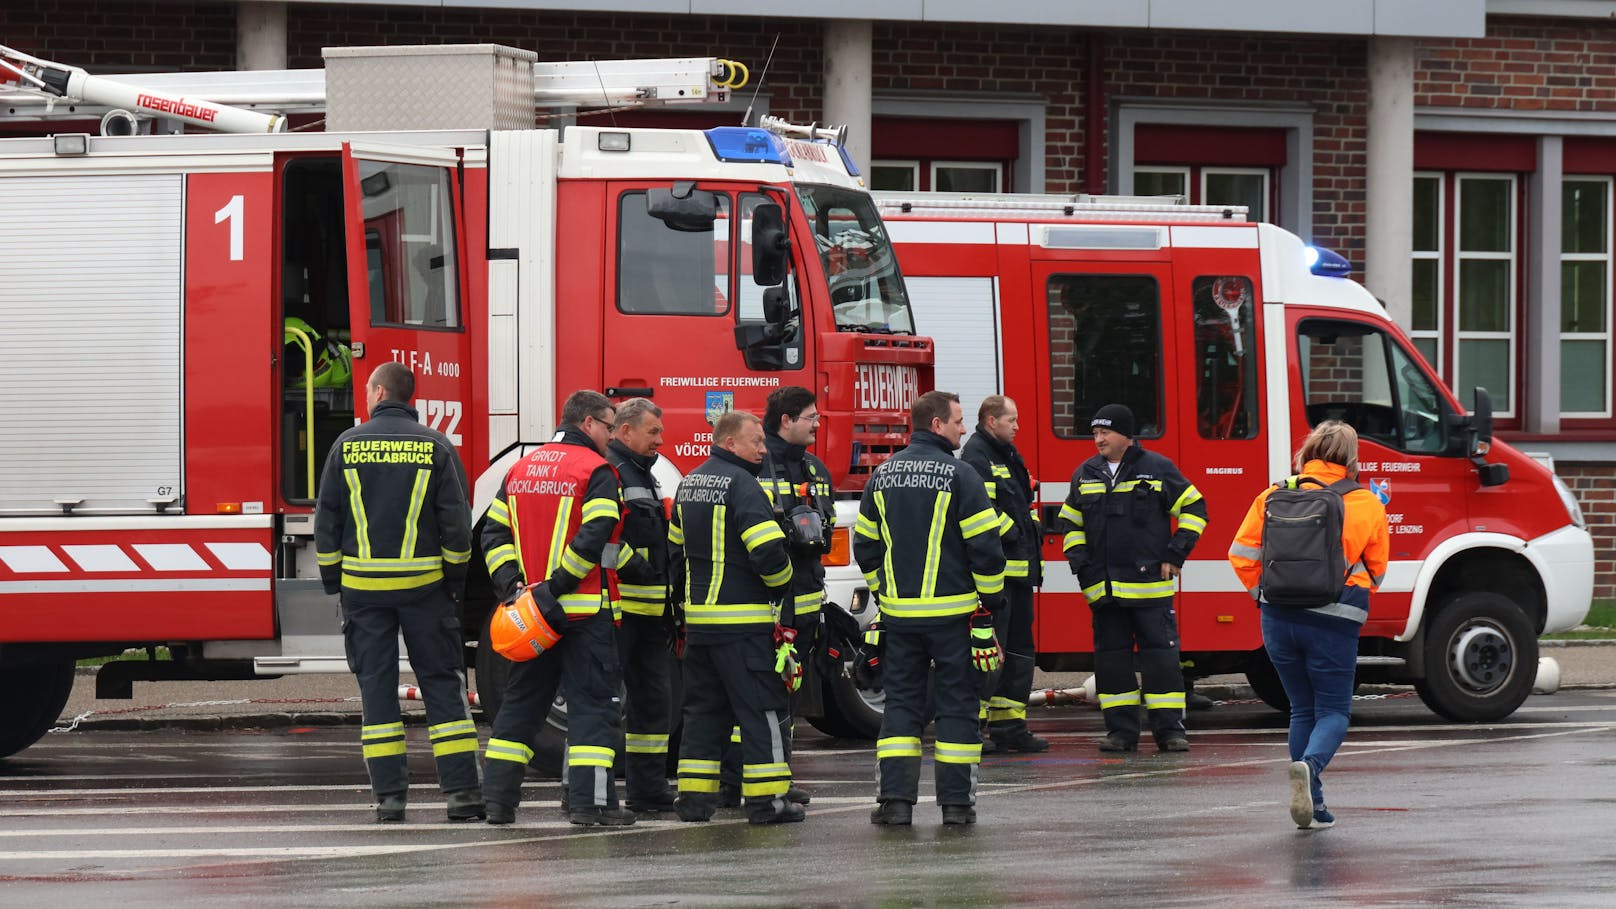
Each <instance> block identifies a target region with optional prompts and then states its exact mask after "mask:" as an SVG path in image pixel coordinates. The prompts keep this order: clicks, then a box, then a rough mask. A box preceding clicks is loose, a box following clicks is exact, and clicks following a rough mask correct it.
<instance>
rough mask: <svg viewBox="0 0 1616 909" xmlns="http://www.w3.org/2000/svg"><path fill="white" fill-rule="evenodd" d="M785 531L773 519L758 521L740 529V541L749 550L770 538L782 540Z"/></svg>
mask: <svg viewBox="0 0 1616 909" xmlns="http://www.w3.org/2000/svg"><path fill="white" fill-rule="evenodd" d="M785 538H786V535H785V531H783V530H781V529H780V525H779V524H776V523H774V522H773V521H759V522H758V523H756V524H753V525H752V526H751V527H748V528H746V529H745V530H743V531H741V542H742V543H744V544H746V550H747V551H748V552H751V551H753V550H755V549H757V548H758V547H759V546H762V545H763V544H764V543H767V542H770V541H771V540H783V539H785Z"/></svg>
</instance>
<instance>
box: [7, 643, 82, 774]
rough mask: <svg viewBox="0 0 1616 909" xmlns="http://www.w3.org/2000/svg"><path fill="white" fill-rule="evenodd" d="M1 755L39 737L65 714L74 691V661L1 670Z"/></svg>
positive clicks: (17, 749)
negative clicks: (64, 709) (69, 696)
mask: <svg viewBox="0 0 1616 909" xmlns="http://www.w3.org/2000/svg"><path fill="white" fill-rule="evenodd" d="M0 692H4V696H3V697H0V704H4V706H0V758H6V757H10V756H11V755H13V754H16V753H17V752H19V751H21V750H23V749H24V748H27V747H28V746H29V745H32V744H33V743H35V742H37V741H39V740H40V738H41V737H42V736H44V734H45V733H46V732H48V731H49V730H50V728H51V727H52V726H54V725H55V724H56V720H57V719H58V718H59V717H61V715H62V708H63V707H64V706H66V704H67V698H68V695H70V694H72V693H73V661H72V660H60V661H58V662H53V663H33V664H29V665H24V666H7V667H5V668H3V669H0Z"/></svg>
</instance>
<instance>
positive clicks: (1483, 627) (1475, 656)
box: [1414, 590, 1538, 722]
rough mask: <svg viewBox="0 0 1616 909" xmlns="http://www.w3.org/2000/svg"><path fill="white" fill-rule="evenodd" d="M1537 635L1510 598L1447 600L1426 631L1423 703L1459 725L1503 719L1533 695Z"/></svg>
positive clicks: (1485, 594) (1487, 595) (1482, 595)
mask: <svg viewBox="0 0 1616 909" xmlns="http://www.w3.org/2000/svg"><path fill="white" fill-rule="evenodd" d="M1537 651H1538V647H1537V635H1536V634H1535V633H1534V632H1533V630H1532V623H1531V622H1530V621H1529V620H1528V619H1527V618H1526V613H1524V612H1522V611H1521V608H1520V607H1519V606H1517V605H1515V603H1514V602H1512V601H1511V600H1510V599H1509V598H1508V597H1506V596H1504V595H1503V594H1500V593H1494V592H1492V591H1485V590H1471V591H1464V592H1461V593H1457V594H1454V595H1453V596H1451V597H1449V598H1447V599H1446V600H1444V601H1443V602H1442V603H1441V605H1440V606H1438V608H1437V610H1436V614H1435V615H1433V616H1432V617H1431V618H1430V619H1429V620H1428V624H1427V626H1426V629H1425V678H1423V679H1419V680H1417V681H1416V682H1415V683H1414V690H1416V691H1418V692H1419V695H1420V700H1422V701H1424V702H1425V705H1426V706H1427V707H1430V708H1431V709H1432V710H1433V711H1435V712H1436V713H1438V714H1439V715H1441V716H1444V717H1446V718H1448V719H1450V720H1455V721H1458V722H1473V721H1491V720H1501V719H1503V718H1504V717H1507V716H1509V715H1510V714H1512V713H1514V712H1515V709H1516V708H1517V707H1519V706H1521V704H1522V703H1523V702H1524V701H1525V700H1526V697H1527V695H1529V694H1531V693H1532V681H1533V679H1534V678H1536V675H1537V659H1538V657H1537Z"/></svg>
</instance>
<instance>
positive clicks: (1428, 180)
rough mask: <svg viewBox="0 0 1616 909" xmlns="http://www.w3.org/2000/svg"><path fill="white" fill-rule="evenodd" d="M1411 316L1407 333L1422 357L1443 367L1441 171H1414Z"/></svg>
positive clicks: (1437, 366) (1437, 368)
mask: <svg viewBox="0 0 1616 909" xmlns="http://www.w3.org/2000/svg"><path fill="white" fill-rule="evenodd" d="M1412 224H1413V227H1414V262H1413V268H1412V269H1411V271H1412V273H1413V283H1414V287H1413V294H1412V297H1413V304H1414V305H1413V313H1412V316H1413V318H1412V319H1411V321H1410V323H1409V332H1408V334H1409V337H1411V338H1413V339H1414V347H1415V349H1416V350H1418V351H1419V352H1420V355H1421V356H1423V357H1425V361H1426V362H1427V363H1430V364H1431V366H1432V367H1433V368H1434V369H1435V370H1436V371H1437V372H1438V373H1440V372H1441V371H1442V356H1441V351H1442V272H1443V269H1442V175H1441V174H1429V173H1418V174H1415V175H1414V214H1413V218H1412Z"/></svg>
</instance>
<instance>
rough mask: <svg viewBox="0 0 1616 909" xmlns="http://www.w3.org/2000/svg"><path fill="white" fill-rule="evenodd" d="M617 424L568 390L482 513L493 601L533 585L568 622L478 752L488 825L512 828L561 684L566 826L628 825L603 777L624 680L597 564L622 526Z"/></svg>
mask: <svg viewBox="0 0 1616 909" xmlns="http://www.w3.org/2000/svg"><path fill="white" fill-rule="evenodd" d="M615 415H616V410H615V408H614V407H613V406H612V402H611V400H610V399H608V398H607V397H606V396H605V395H603V394H600V393H599V392H594V391H576V392H573V393H572V395H571V396H569V397H568V398H567V400H566V403H565V404H563V405H562V408H561V430H560V431H559V432H557V433H556V436H555V438H554V439H552V440H551V441H550V442H549V443H548V444H546V445H543V446H541V447H539V448H538V449H535V450H534V451H533V452H532V453H530V454H528V456H527V457H525V458H523V459H522V460H520V461H518V462H516V464H515V466H513V467H512V468H511V471H510V473H508V474H507V475H506V476H505V485H504V487H503V488H502V489H501V490H500V492H499V495H497V496H496V497H495V498H494V503H493V504H492V505H490V506H489V507H488V521H487V523H486V524H485V526H484V528H483V538H482V542H483V551H484V554H485V555H484V557H485V558H486V559H487V561H488V575H489V578H490V580H491V581H492V583H493V587H494V593H495V595H496V596H499V597H500V598H501V599H507V598H509V597H511V596H514V595H515V594H516V593H517V592H519V591H520V590H521V589H522V587H523V586H524V585H525V584H528V583H540V584H544V585H545V587H546V588H547V590H548V592H549V593H550V594H551V595H553V596H554V597H555V598H556V599H557V600H558V601H560V603H561V606H562V608H563V609H564V610H565V611H566V613H567V627H566V630H565V632H564V633H563V635H562V638H561V641H560V642H559V643H558V644H557V645H556V646H555V647H554V648H553V649H552V650H551V651H548V652H546V653H545V654H544V655H543V656H541V657H539V658H538V659H534V660H529V661H527V662H522V663H516V664H514V665H513V666H512V668H511V675H510V680H509V682H508V683H507V684H506V686H505V698H504V701H503V703H502V704H501V706H500V710H499V714H498V715H497V716H496V717H495V718H494V728H493V731H492V733H491V734H490V737H489V739H488V747H487V749H486V750H485V751H484V754H483V757H484V762H485V763H484V776H485V781H484V785H483V797H484V799H485V800H486V801H487V803H488V822H489V823H490V824H509V823H512V822H514V821H515V820H516V806H517V803H518V802H519V801H520V797H521V788H522V778H523V776H524V775H525V773H526V770H527V764H528V761H530V760H532V759H533V738H534V736H535V735H537V733H538V730H539V727H540V725H541V724H542V723H543V722H544V719H545V717H546V716H548V715H549V713H550V705H551V704H552V703H553V702H554V700H555V695H556V689H557V685H558V684H560V685H564V686H565V688H566V694H567V763H566V766H567V774H566V776H567V787H568V788H567V799H566V802H567V806H568V820H570V821H572V823H574V824H580V825H585V826H589V825H606V826H621V825H627V824H632V823H634V814H633V812H631V811H628V810H627V809H624V808H621V807H619V806H618V802H617V786H616V782H615V780H614V779H613V776H612V764H613V762H614V759H615V758H616V755H617V737H618V735H619V733H620V731H621V729H622V717H621V713H620V710H619V706H618V702H617V698H618V685H619V681H620V679H621V675H622V673H621V670H620V668H619V665H618V661H617V647H616V644H615V641H614V635H613V624H612V602H613V601H614V600H615V599H616V593H615V591H614V589H613V587H614V585H615V578H614V577H613V574H612V572H611V571H609V570H608V569H607V568H605V567H602V564H601V563H602V559H603V557H604V555H605V553H606V551H607V546H608V545H609V544H612V543H615V542H617V535H618V526H619V523H620V521H621V519H622V500H621V498H620V497H619V495H618V484H617V473H616V471H614V470H612V467H611V465H610V464H608V463H607V462H606V458H605V457H604V455H603V452H604V451H605V450H606V445H607V442H608V440H609V439H610V438H611V427H612V422H613V419H614V418H615Z"/></svg>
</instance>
